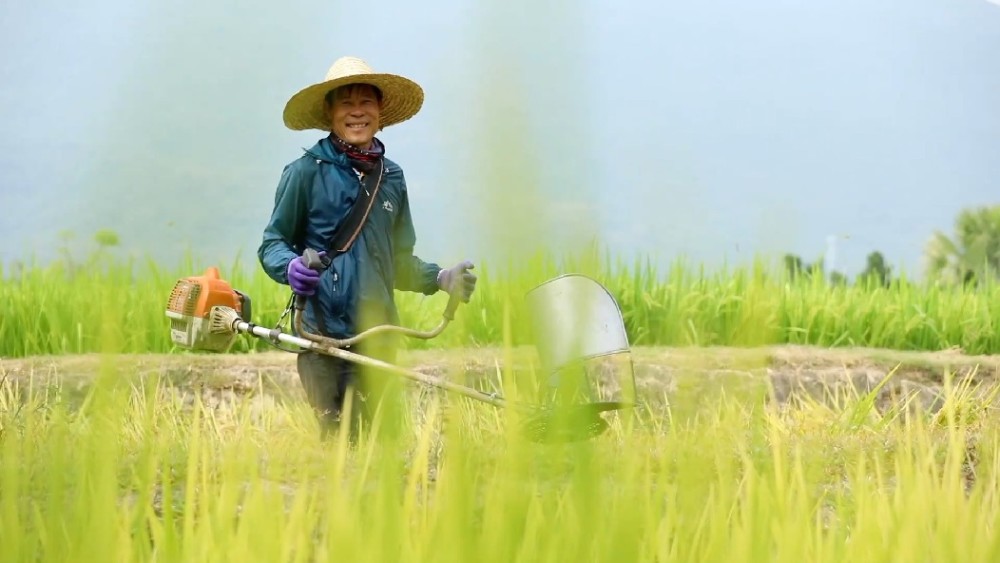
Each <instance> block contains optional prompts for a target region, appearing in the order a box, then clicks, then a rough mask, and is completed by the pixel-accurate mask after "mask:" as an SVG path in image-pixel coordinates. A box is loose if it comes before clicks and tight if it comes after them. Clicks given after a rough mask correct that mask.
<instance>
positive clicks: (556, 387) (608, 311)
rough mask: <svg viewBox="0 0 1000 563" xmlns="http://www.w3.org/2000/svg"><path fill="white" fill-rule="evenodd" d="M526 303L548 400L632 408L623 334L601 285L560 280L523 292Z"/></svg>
mask: <svg viewBox="0 0 1000 563" xmlns="http://www.w3.org/2000/svg"><path fill="white" fill-rule="evenodd" d="M526 303H527V305H528V311H529V322H530V323H531V331H532V335H533V338H534V344H535V347H536V349H537V351H538V356H539V360H540V362H541V366H542V369H543V371H544V373H545V374H546V375H547V382H548V394H549V395H550V397H551V396H555V397H557V398H560V399H567V398H569V399H570V400H571V402H577V401H587V402H593V401H618V402H620V404H621V406H632V405H634V404H635V399H636V385H635V370H634V366H633V364H632V357H631V349H630V347H629V341H628V334H627V333H626V330H625V323H624V320H623V318H622V314H621V309H620V308H619V307H618V303H617V301H615V298H614V297H613V296H612V295H611V293H610V292H609V291H608V290H607V289H606V288H605V287H604V286H603V285H601V284H600V283H598V282H597V281H595V280H594V279H592V278H590V277H587V276H585V275H582V274H565V275H562V276H559V277H556V278H553V279H551V280H549V281H546V282H544V283H542V284H541V285H538V286H536V287H534V288H533V289H531V290H530V291H528V293H527V294H526ZM612 356H618V358H612ZM597 359H607V360H608V361H604V362H599V361H595V360H597ZM616 359H617V360H619V361H614V360H616ZM601 363H603V364H604V365H603V366H602V365H600V364H601ZM609 366H610V369H608V368H609Z"/></svg>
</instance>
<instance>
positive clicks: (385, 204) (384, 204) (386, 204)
mask: <svg viewBox="0 0 1000 563" xmlns="http://www.w3.org/2000/svg"><path fill="white" fill-rule="evenodd" d="M382 209H385V210H386V211H388V212H389V213H392V202H391V201H389V200H385V201H383V202H382Z"/></svg>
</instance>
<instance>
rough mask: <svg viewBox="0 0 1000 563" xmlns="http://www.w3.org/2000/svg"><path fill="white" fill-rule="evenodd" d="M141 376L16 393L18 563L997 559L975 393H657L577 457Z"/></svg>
mask: <svg viewBox="0 0 1000 563" xmlns="http://www.w3.org/2000/svg"><path fill="white" fill-rule="evenodd" d="M123 365H124V364H119V365H117V366H116V364H115V363H113V362H108V363H107V364H106V366H105V369H104V372H103V374H102V375H101V377H99V378H98V381H97V382H96V383H95V385H94V386H93V387H92V388H91V389H90V391H89V392H88V393H87V395H86V396H85V397H84V400H83V403H82V405H73V404H70V403H68V402H65V401H59V400H58V399H57V398H58V393H57V391H52V390H49V389H48V388H47V387H45V386H44V385H41V384H39V382H35V385H34V386H32V382H31V381H30V380H26V379H22V380H18V381H16V382H15V381H13V380H6V381H4V382H3V383H2V384H0V545H2V546H3V558H4V560H5V561H12V562H13V561H66V560H73V561H124V560H129V561H186V562H196V561H333V560H336V561H359V562H360V561H400V562H404V561H484V562H492V561H497V562H504V563H508V562H513V561H531V562H538V561H553V562H555V561H659V562H661V563H663V562H669V561H731V562H740V561H767V562H781V561H788V562H796V563H797V562H801V561H873V562H874V561H964V562H970V563H972V562H977V561H984V562H986V561H996V560H997V558H998V557H1000V533H998V529H997V527H996V526H995V522H996V520H997V518H998V517H1000V488H998V486H1000V485H998V483H1000V479H998V477H1000V474H998V469H1000V455H998V452H1000V449H998V446H1000V434H998V432H997V428H998V426H997V424H996V422H997V421H996V415H995V413H993V412H991V411H989V410H988V409H986V408H984V407H985V405H986V404H987V403H986V402H985V401H984V400H983V399H982V396H981V395H976V394H975V393H972V392H970V390H969V389H968V388H963V387H961V386H953V387H950V388H949V389H947V390H946V401H945V404H944V407H943V409H942V410H941V411H939V412H938V413H936V414H934V415H931V414H930V413H920V412H919V411H917V412H913V413H911V414H909V415H907V416H906V417H903V416H900V415H899V414H898V412H897V413H895V414H892V413H889V414H885V413H883V412H881V411H878V410H876V409H875V408H874V407H873V402H872V400H871V397H867V396H861V397H856V396H847V395H844V396H841V397H839V398H837V399H836V401H834V402H833V403H831V404H826V403H819V402H813V401H804V402H802V403H793V404H792V407H793V408H787V409H785V408H778V407H776V406H766V403H764V402H762V401H760V398H761V395H759V394H757V393H749V394H746V395H739V394H733V393H728V394H724V395H719V396H718V397H717V398H716V399H715V400H707V399H705V398H704V397H702V398H700V399H698V400H696V401H693V402H692V403H690V404H687V405H686V408H685V409H684V410H685V411H686V415H684V416H680V415H679V411H675V410H674V408H673V405H665V404H662V403H656V402H651V403H649V404H648V405H647V407H646V408H645V409H643V410H642V411H640V412H639V413H638V414H637V415H636V419H635V420H633V421H632V422H631V423H622V421H620V420H619V421H618V423H616V424H615V425H614V427H613V429H612V430H611V431H610V433H608V434H605V435H604V436H602V437H600V438H598V439H596V440H592V441H588V442H582V443H574V444H568V445H537V444H533V443H530V442H526V441H524V440H523V439H522V438H521V437H520V435H519V434H518V433H517V432H516V431H515V430H516V427H515V426H514V425H513V422H514V421H512V420H508V419H507V418H506V415H505V414H503V413H502V412H496V411H493V410H491V409H492V408H491V407H488V406H479V405H469V404H466V403H463V402H452V401H450V400H449V399H447V398H445V399H443V398H442V397H440V396H438V395H421V394H418V393H414V394H412V395H411V401H413V402H412V403H411V404H412V407H413V408H412V410H411V420H410V425H409V428H410V431H409V432H407V433H406V434H404V435H403V437H402V438H401V439H400V440H398V441H388V442H384V441H376V440H371V439H366V440H362V442H361V443H360V444H359V445H358V446H357V447H356V448H353V449H351V448H348V447H347V446H346V444H345V443H344V442H343V441H342V437H341V439H339V440H333V441H330V442H321V441H320V440H319V439H318V438H317V432H316V428H315V425H314V424H313V422H312V418H311V417H310V415H309V414H308V413H306V412H305V410H304V409H303V408H302V404H301V403H300V402H291V403H287V404H286V403H278V404H276V405H273V406H264V407H261V401H260V399H261V396H251V397H248V398H246V399H244V400H239V401H235V402H233V403H232V404H230V405H228V406H225V407H224V408H216V407H211V406H209V405H208V404H207V403H206V402H203V401H201V400H198V399H195V400H193V401H191V400H188V401H185V400H183V397H182V395H181V394H179V392H178V390H177V389H173V388H170V387H168V386H165V385H161V384H159V383H158V382H157V381H156V380H155V379H147V380H145V381H138V380H137V378H133V377H131V376H130V374H128V373H126V372H122V371H121V370H122V366H123ZM760 392H761V393H763V392H766V390H765V389H761V390H760ZM994 392H995V391H994ZM46 393H48V395H46Z"/></svg>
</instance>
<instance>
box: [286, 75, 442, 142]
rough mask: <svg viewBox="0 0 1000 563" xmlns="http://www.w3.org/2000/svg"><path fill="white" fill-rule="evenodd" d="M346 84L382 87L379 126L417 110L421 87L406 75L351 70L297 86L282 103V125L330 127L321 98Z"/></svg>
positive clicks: (296, 129) (421, 101) (323, 128)
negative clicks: (305, 85) (353, 71)
mask: <svg viewBox="0 0 1000 563" xmlns="http://www.w3.org/2000/svg"><path fill="white" fill-rule="evenodd" d="M346 84H370V85H372V86H375V87H376V88H378V89H379V90H381V91H382V110H381V111H380V112H379V126H380V127H389V126H390V125H395V124H397V123H400V122H403V121H406V120H407V119H410V118H411V117H413V116H414V115H416V114H417V112H418V111H420V108H421V106H423V103H424V90H423V88H421V87H420V85H419V84H417V83H416V82H414V81H412V80H410V79H409V78H406V77H403V76H399V75H396V74H388V73H371V74H353V75H350V76H342V77H340V78H335V79H333V80H326V81H324V82H320V83H317V84H313V85H312V86H307V87H305V88H303V89H302V90H299V91H298V92H297V93H295V94H294V95H293V96H292V97H291V98H289V99H288V102H287V103H286V104H285V111H284V112H283V114H282V118H283V119H284V122H285V126H286V127H288V128H289V129H292V130H295V131H302V130H306V129H319V130H321V131H329V130H330V129H331V123H330V118H329V117H328V116H327V113H326V107H325V101H324V98H325V97H326V94H327V92H329V91H330V90H333V89H334V88H338V87H340V86H344V85H346Z"/></svg>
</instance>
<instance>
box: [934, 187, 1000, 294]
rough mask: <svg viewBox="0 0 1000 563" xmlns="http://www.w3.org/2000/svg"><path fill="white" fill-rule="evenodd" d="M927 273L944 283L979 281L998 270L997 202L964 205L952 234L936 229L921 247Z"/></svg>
mask: <svg viewBox="0 0 1000 563" xmlns="http://www.w3.org/2000/svg"><path fill="white" fill-rule="evenodd" d="M924 259H925V261H926V268H927V275H928V277H929V278H931V279H934V280H938V281H942V282H945V283H972V284H975V283H978V282H980V281H983V280H986V279H989V278H993V279H996V276H997V273H998V272H1000V205H993V206H981V207H975V208H970V209H964V210H962V212H961V213H959V215H958V217H957V218H956V219H955V235H954V238H948V237H947V236H946V235H945V234H944V233H942V232H940V231H935V232H934V234H933V235H932V236H931V238H930V240H929V241H928V242H927V246H926V248H925V250H924Z"/></svg>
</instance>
